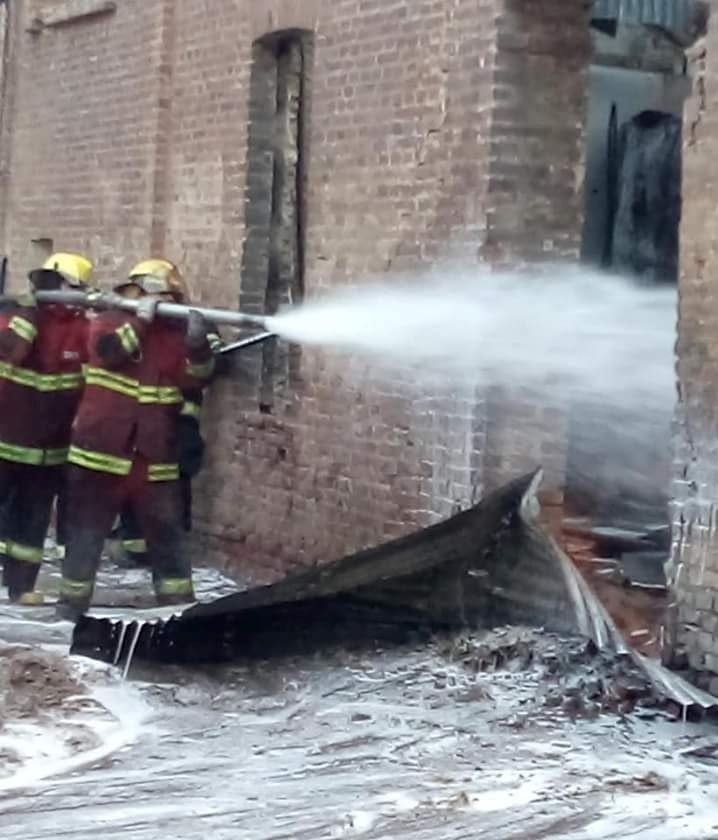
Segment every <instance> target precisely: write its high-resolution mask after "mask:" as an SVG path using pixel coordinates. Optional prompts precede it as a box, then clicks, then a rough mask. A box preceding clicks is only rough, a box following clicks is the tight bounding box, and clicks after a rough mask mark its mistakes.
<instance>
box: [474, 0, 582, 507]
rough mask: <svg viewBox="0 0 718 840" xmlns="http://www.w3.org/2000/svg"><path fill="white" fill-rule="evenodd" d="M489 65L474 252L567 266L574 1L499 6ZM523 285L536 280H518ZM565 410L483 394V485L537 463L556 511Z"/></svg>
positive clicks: (575, 234)
mask: <svg viewBox="0 0 718 840" xmlns="http://www.w3.org/2000/svg"><path fill="white" fill-rule="evenodd" d="M496 49H497V57H496V67H495V71H494V104H493V112H492V121H491V125H492V136H491V152H490V179H489V189H488V195H487V201H486V217H487V235H486V240H485V243H484V245H483V247H482V248H481V255H482V257H483V258H484V259H486V260H489V261H490V262H491V263H492V264H494V265H498V266H500V267H516V266H519V267H520V266H522V265H526V264H530V263H535V262H542V261H555V262H560V261H562V260H566V259H568V260H576V259H577V258H578V255H579V251H580V224H579V223H578V220H579V219H581V218H582V214H583V193H582V182H583V155H584V146H585V135H584V123H585V113H586V96H587V86H586V71H587V67H588V60H589V57H590V55H591V45H590V36H589V26H588V18H587V9H586V8H584V7H583V5H582V4H580V3H577V4H574V5H572V4H569V3H562V2H556V0H543V2H525V0H507V2H506V3H504V4H503V6H502V8H501V13H500V15H499V17H498V19H497V38H496ZM526 282H539V281H537V280H536V279H535V278H532V277H531V275H530V273H529V274H527V278H526ZM569 410H570V406H568V405H566V404H564V403H562V402H559V401H557V402H555V403H554V404H549V403H547V400H546V395H545V394H542V393H540V392H533V393H529V392H525V391H519V392H517V391H516V390H515V389H508V388H503V389H496V390H494V391H493V393H492V394H491V396H490V400H489V413H488V439H487V464H486V482H487V484H488V485H489V486H492V487H493V486H496V485H498V484H500V483H501V482H503V481H506V480H508V479H509V478H510V477H511V476H513V475H516V474H517V473H520V472H523V471H526V470H529V469H532V468H534V467H535V466H536V465H538V464H541V465H543V467H544V469H545V483H544V488H543V499H542V501H543V503H544V505H550V506H560V505H561V503H562V500H563V489H564V485H565V470H566V451H567V446H566V441H567V435H568V421H569Z"/></svg>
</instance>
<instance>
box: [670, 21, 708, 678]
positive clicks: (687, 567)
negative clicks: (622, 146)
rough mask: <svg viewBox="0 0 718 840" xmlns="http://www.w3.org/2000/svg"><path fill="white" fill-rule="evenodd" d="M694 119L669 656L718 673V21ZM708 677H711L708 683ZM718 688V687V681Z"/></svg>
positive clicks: (702, 51)
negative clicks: (716, 194) (716, 195)
mask: <svg viewBox="0 0 718 840" xmlns="http://www.w3.org/2000/svg"><path fill="white" fill-rule="evenodd" d="M690 59H691V73H692V75H693V79H694V84H693V95H692V97H691V99H690V100H689V102H688V103H687V106H686V111H685V123H684V138H683V140H684V146H683V151H684V170H683V199H684V200H683V218H682V224H681V263H682V266H681V281H680V300H679V324H678V344H677V351H678V377H679V396H680V403H679V408H678V413H677V417H676V424H675V426H676V436H675V439H676V447H675V480H674V482H673V497H674V501H673V505H672V510H673V524H674V545H673V556H672V564H671V565H672V569H671V572H672V577H673V581H674V589H675V597H676V604H675V607H674V609H673V611H672V613H673V614H672V616H671V621H670V622H669V627H668V629H669V631H670V639H669V641H670V642H671V644H670V651H669V655H670V656H671V657H672V658H673V659H674V660H675V661H677V662H681V663H685V662H686V661H687V663H688V664H689V665H690V667H691V668H693V669H694V670H697V671H704V672H712V673H713V674H718V534H717V533H716V527H717V522H718V354H716V348H717V347H718V344H717V341H718V339H717V336H718V297H717V296H716V288H718V255H717V253H716V247H715V242H716V230H717V229H718V207H717V206H716V202H715V198H714V192H715V184H716V180H717V179H718V163H717V162H716V156H715V145H716V142H718V21H716V20H713V21H712V22H711V23H710V26H709V32H708V35H707V37H706V38H705V39H704V40H703V41H701V42H700V43H699V44H698V45H696V47H695V48H693V49H692V50H691V55H690ZM706 679H707V677H706ZM715 683H716V684H713V685H712V689H714V690H718V680H716V681H715Z"/></svg>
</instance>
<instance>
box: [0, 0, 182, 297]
mask: <svg viewBox="0 0 718 840" xmlns="http://www.w3.org/2000/svg"><path fill="white" fill-rule="evenodd" d="M168 5H171V3H169V4H168ZM12 7H13V14H14V15H16V16H17V19H16V21H15V27H16V29H15V43H14V49H15V55H14V57H13V65H14V66H13V74H14V77H15V83H14V90H13V96H12V102H11V105H12V110H11V113H10V114H9V115H8V120H9V122H10V123H11V135H10V138H9V139H10V144H9V149H8V154H9V155H10V161H11V166H10V170H9V173H8V176H7V179H6V184H5V192H4V204H5V206H6V208H7V214H6V221H5V230H4V245H5V248H6V250H7V252H8V254H9V256H10V270H11V280H12V281H13V282H14V283H15V284H19V283H22V282H23V276H24V274H25V272H26V271H27V269H28V268H29V267H30V260H31V254H32V251H31V248H30V240H31V239H32V238H38V237H49V238H51V239H52V240H53V241H54V243H55V245H56V246H57V247H61V248H63V249H77V250H81V251H88V252H90V253H92V255H93V256H94V258H95V259H96V260H97V262H98V265H99V269H100V276H101V277H102V278H103V279H108V278H109V277H110V276H112V275H113V274H114V273H115V272H116V271H118V270H124V269H126V268H127V267H128V265H129V263H130V262H131V261H132V260H133V259H136V258H138V257H137V255H138V254H139V255H142V254H145V253H147V251H148V250H149V248H150V244H151V243H150V240H151V235H152V217H153V210H154V204H153V194H154V189H155V169H156V156H157V138H158V116H159V110H160V96H159V94H160V82H159V80H160V76H159V68H160V64H161V61H162V51H163V33H162V21H163V4H162V3H157V2H154V3H148V2H144V0H128V2H122V3H118V4H117V11H116V12H115V13H114V14H107V15H100V16H97V17H86V18H85V17H83V18H78V19H77V20H69V21H68V22H67V23H65V24H64V25H61V26H57V27H52V28H47V29H42V30H41V31H39V32H37V33H36V34H31V33H29V32H28V31H27V30H28V28H29V27H30V26H31V23H32V21H33V19H34V18H35V16H36V15H37V14H43V13H44V12H45V11H47V12H48V13H49V12H54V13H55V14H57V13H59V12H60V11H62V8H63V7H66V11H67V12H68V14H69V13H71V12H72V4H70V3H69V2H67V0H66V2H64V3H63V2H54V3H47V2H45V3H39V2H29V0H25V2H22V3H13V4H12Z"/></svg>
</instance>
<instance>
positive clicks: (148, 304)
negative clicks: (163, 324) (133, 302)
mask: <svg viewBox="0 0 718 840" xmlns="http://www.w3.org/2000/svg"><path fill="white" fill-rule="evenodd" d="M159 302H160V301H159V298H156V297H151V296H149V295H148V296H147V297H143V298H140V299H139V300H138V301H137V313H136V314H137V317H138V318H139V319H140V321H143V322H144V323H145V324H151V323H152V322H153V321H154V320H155V315H156V314H157V307H158V305H159Z"/></svg>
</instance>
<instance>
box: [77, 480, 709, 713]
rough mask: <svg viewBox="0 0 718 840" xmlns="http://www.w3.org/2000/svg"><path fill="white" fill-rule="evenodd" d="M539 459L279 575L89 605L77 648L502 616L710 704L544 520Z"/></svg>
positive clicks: (226, 648) (671, 693)
mask: <svg viewBox="0 0 718 840" xmlns="http://www.w3.org/2000/svg"><path fill="white" fill-rule="evenodd" d="M541 478H542V472H541V471H540V470H539V471H537V472H536V473H533V474H531V475H528V476H524V477H522V478H519V479H516V480H515V481H513V482H510V483H509V484H507V485H505V486H504V487H501V488H499V489H498V490H496V491H494V492H493V493H490V494H489V495H488V496H487V497H486V498H484V499H483V500H482V501H481V502H479V504H478V505H476V506H475V507H473V508H471V509H470V510H467V511H464V512H462V513H460V514H458V515H456V516H454V517H451V518H450V519H448V520H445V521H444V522H441V523H438V524H437V525H433V526H431V527H429V528H426V529H424V530H422V531H419V532H416V533H414V534H410V535H408V536H407V537H402V538H400V539H398V540H394V541H392V542H390V543H388V544H385V545H381V546H377V547H376V548H372V549H368V550H365V551H360V552H358V553H357V554H353V555H349V556H347V557H344V558H341V559H340V560H337V561H335V562H334V563H329V564H327V565H326V566H320V567H318V568H312V569H309V570H306V571H304V572H301V573H299V574H296V575H291V576H290V577H288V578H285V579H284V580H283V581H280V582H278V583H275V584H272V585H270V586H264V587H258V588H256V589H251V590H247V591H245V592H239V593H236V594H233V595H228V596H226V597H224V598H220V599H218V600H216V601H213V602H209V603H206V604H199V605H196V606H193V607H190V608H189V609H186V610H184V611H183V612H181V613H180V614H173V615H171V616H169V617H165V618H161V617H159V616H157V615H152V614H148V615H145V616H140V615H138V614H137V613H132V614H131V615H129V616H127V617H125V618H115V617H107V618H102V617H91V616H85V617H83V618H82V619H81V620H80V622H79V623H78V624H77V626H76V628H75V633H74V635H73V644H72V652H73V653H79V654H82V655H87V656H91V657H93V658H97V659H101V660H104V661H107V662H113V663H115V664H119V663H122V662H124V663H125V667H126V668H127V666H128V664H129V660H131V659H132V657H133V656H134V657H136V658H138V659H143V660H147V661H157V662H172V663H179V664H194V663H200V662H212V661H227V660H231V659H245V658H261V659H266V658H269V657H272V656H280V657H281V656H285V655H287V654H292V653H300V652H309V651H316V650H321V649H322V648H323V647H324V648H326V647H327V646H328V645H331V644H336V643H338V644H340V645H346V644H362V643H367V642H382V643H392V642H396V643H400V642H405V641H408V640H413V641H417V640H420V639H428V638H429V637H430V636H431V634H432V633H434V632H436V631H453V630H460V629H463V628H466V627H486V628H492V627H497V626H504V625H511V624H514V625H526V626H534V627H540V628H542V629H544V630H547V631H550V632H556V633H560V634H565V635H580V636H584V637H587V638H590V639H591V640H592V641H593V642H594V644H595V645H596V646H597V647H598V648H599V649H602V650H609V651H614V652H616V653H617V654H619V655H624V656H630V657H633V658H634V660H635V661H636V662H637V664H638V665H639V666H640V667H641V668H642V670H643V671H644V673H646V674H647V676H648V677H649V679H650V680H651V682H652V683H653V685H654V686H655V687H656V689H657V690H658V691H659V692H660V693H661V694H662V695H664V696H666V697H668V698H669V699H672V700H673V701H674V702H676V703H677V704H679V705H681V706H684V707H688V706H698V707H700V708H701V709H703V710H707V709H713V708H716V707H718V698H715V697H712V696H711V695H709V694H707V693H706V692H703V691H700V690H699V689H697V688H695V687H694V686H692V685H690V684H689V683H687V682H686V681H685V680H683V679H682V678H681V677H680V676H678V675H677V674H674V673H673V672H671V671H668V670H667V669H666V668H664V667H663V666H662V665H660V664H659V663H657V662H654V661H652V660H648V659H646V658H645V657H643V656H640V655H639V654H637V653H636V652H634V651H633V650H632V648H630V647H629V645H627V644H626V642H625V640H624V639H623V637H622V635H621V632H620V631H619V629H618V628H617V626H616V624H615V623H614V621H613V620H612V618H611V617H610V615H609V614H608V612H607V611H606V609H605V608H604V607H603V605H602V604H601V602H600V601H599V600H598V598H597V597H596V595H595V594H594V592H593V590H592V589H591V587H590V586H589V584H588V583H587V581H586V580H585V579H584V577H583V575H582V574H581V573H580V572H579V571H578V569H577V568H576V566H575V565H574V564H573V562H572V561H571V560H570V558H569V557H568V556H567V555H566V554H565V553H564V552H563V550H562V549H561V547H560V546H559V545H558V544H557V543H556V541H555V540H554V539H553V538H552V537H551V536H549V535H548V534H547V533H546V532H545V531H544V529H543V528H542V527H541V526H540V524H539V522H538V515H539V513H540V509H539V505H538V500H537V490H538V487H539V485H540V482H541Z"/></svg>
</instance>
